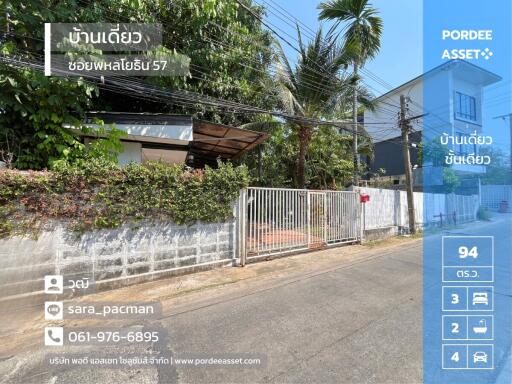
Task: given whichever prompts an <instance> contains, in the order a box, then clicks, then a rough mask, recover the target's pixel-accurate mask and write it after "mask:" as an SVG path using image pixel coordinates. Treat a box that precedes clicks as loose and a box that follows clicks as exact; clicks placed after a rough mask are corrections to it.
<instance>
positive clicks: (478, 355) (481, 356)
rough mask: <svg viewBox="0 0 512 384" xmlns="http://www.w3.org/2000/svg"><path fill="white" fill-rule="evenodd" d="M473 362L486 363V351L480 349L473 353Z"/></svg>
mask: <svg viewBox="0 0 512 384" xmlns="http://www.w3.org/2000/svg"><path fill="white" fill-rule="evenodd" d="M473 363H487V353H485V352H482V351H478V352H475V353H473Z"/></svg>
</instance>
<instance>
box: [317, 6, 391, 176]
mask: <svg viewBox="0 0 512 384" xmlns="http://www.w3.org/2000/svg"><path fill="white" fill-rule="evenodd" d="M318 8H319V9H321V12H320V16H319V19H320V20H325V19H327V20H336V21H337V22H336V24H335V27H336V26H338V25H339V24H340V23H342V22H345V23H347V25H346V26H345V29H344V31H345V32H344V38H345V44H346V47H348V46H350V47H351V49H352V50H354V51H355V54H354V58H353V61H352V66H353V75H354V79H355V80H354V81H355V82H356V83H357V82H358V80H359V79H358V71H359V68H360V67H362V66H364V63H365V62H366V60H368V59H371V58H373V57H374V56H375V55H376V54H377V53H378V52H379V49H380V37H381V34H382V19H381V18H380V17H379V16H378V14H379V12H378V11H377V10H376V9H375V8H373V7H372V6H371V4H369V3H368V0H331V1H328V2H324V3H321V4H320V5H319V6H318ZM357 92H358V87H357V86H355V87H354V88H353V95H352V122H353V124H354V126H357V100H358V95H357ZM353 132H354V133H353V143H352V153H353V156H354V184H356V185H357V183H358V181H359V175H358V171H359V156H358V149H357V130H356V129H354V131H353Z"/></svg>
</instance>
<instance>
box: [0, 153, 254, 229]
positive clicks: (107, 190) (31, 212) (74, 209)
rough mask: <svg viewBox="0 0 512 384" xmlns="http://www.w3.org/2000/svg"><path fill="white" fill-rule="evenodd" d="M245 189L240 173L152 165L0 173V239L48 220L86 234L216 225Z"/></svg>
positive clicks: (96, 162)
mask: <svg viewBox="0 0 512 384" xmlns="http://www.w3.org/2000/svg"><path fill="white" fill-rule="evenodd" d="M248 184H249V176H248V172H247V169H246V168H245V167H243V166H242V167H234V166H233V165H231V164H223V163H220V162H219V166H218V168H217V169H212V168H208V167H207V168H206V169H204V170H190V169H187V168H186V167H185V166H184V165H169V164H165V163H161V162H151V163H147V164H144V165H141V164H135V163H133V164H130V165H128V166H126V167H119V166H118V165H116V164H113V163H112V162H109V161H107V160H101V159H91V160H89V161H87V162H81V163H80V164H79V165H77V164H74V165H70V164H66V163H60V164H58V165H57V166H56V167H55V168H54V170H52V171H48V172H33V171H32V172H30V171H29V172H20V171H16V170H2V171H0V236H9V235H13V234H16V233H26V232H28V231H37V230H39V229H41V228H43V227H44V225H45V224H47V223H49V222H50V221H53V220H59V221H62V222H65V223H67V225H68V228H70V229H71V230H75V231H85V230H89V229H98V228H115V227H118V226H120V225H121V224H123V223H130V222H136V221H140V220H145V221H152V222H163V221H172V222H174V223H177V224H191V223H194V222H196V221H203V222H218V221H222V220H225V219H227V218H229V217H231V215H232V203H233V202H234V201H235V199H236V198H237V197H238V194H239V191H240V189H241V188H244V187H246V186H247V185H248Z"/></svg>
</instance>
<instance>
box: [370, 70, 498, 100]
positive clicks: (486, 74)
mask: <svg viewBox="0 0 512 384" xmlns="http://www.w3.org/2000/svg"><path fill="white" fill-rule="evenodd" d="M445 70H461V71H464V72H465V73H470V74H471V75H472V76H468V78H471V79H473V80H474V81H478V82H479V83H480V84H482V85H484V86H485V85H489V84H493V83H496V82H498V81H500V80H501V79H502V77H501V76H498V75H497V74H495V73H493V72H490V71H488V70H486V69H484V68H482V67H479V66H477V65H475V64H472V63H470V62H468V61H465V60H450V61H447V62H445V63H443V64H441V65H438V66H437V67H434V68H432V69H431V70H429V71H427V72H425V73H422V74H421V75H419V76H416V77H415V78H413V79H411V80H409V81H407V82H405V83H403V84H401V85H399V86H398V87H396V88H393V89H392V90H390V91H388V92H386V93H384V94H382V95H380V96H379V97H376V98H375V99H373V101H379V100H382V99H385V98H387V97H388V96H390V95H392V94H394V93H396V92H398V91H400V90H401V89H403V88H406V87H408V86H410V85H412V84H414V83H417V82H418V81H420V80H422V79H423V78H425V77H428V76H431V75H433V74H435V73H437V72H440V71H445Z"/></svg>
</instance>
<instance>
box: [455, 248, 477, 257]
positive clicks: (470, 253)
mask: <svg viewBox="0 0 512 384" xmlns="http://www.w3.org/2000/svg"><path fill="white" fill-rule="evenodd" d="M459 257H460V258H461V259H465V258H467V257H472V258H473V259H476V258H477V257H478V248H477V247H472V248H471V249H469V248H468V247H464V246H462V247H459Z"/></svg>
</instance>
